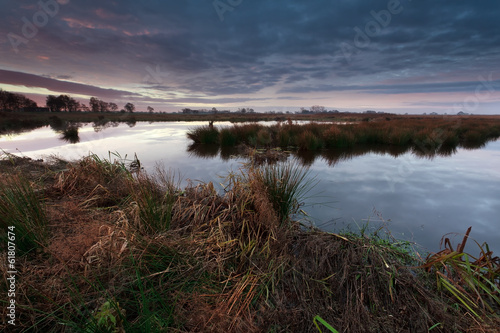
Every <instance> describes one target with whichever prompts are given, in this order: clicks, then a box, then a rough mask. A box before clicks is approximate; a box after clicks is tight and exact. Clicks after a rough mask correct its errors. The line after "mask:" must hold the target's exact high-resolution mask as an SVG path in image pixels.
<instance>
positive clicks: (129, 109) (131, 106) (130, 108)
mask: <svg viewBox="0 0 500 333" xmlns="http://www.w3.org/2000/svg"><path fill="white" fill-rule="evenodd" d="M124 109H125V111H127V112H130V113H132V112H134V111H135V105H134V104H132V103H127V104H125V106H124Z"/></svg>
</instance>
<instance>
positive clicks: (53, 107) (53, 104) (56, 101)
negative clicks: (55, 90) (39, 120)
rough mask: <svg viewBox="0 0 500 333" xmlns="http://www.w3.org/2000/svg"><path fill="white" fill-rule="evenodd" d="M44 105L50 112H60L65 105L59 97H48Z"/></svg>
mask: <svg viewBox="0 0 500 333" xmlns="http://www.w3.org/2000/svg"><path fill="white" fill-rule="evenodd" d="M45 104H46V105H47V107H48V108H49V110H50V111H51V112H59V111H61V110H62V109H63V108H64V106H65V104H64V101H63V99H62V98H61V96H59V97H57V96H54V95H49V96H47V97H46V99H45Z"/></svg>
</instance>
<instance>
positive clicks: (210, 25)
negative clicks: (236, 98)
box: [0, 0, 500, 96]
mask: <svg viewBox="0 0 500 333" xmlns="http://www.w3.org/2000/svg"><path fill="white" fill-rule="evenodd" d="M44 1H50V0H44ZM221 1H223V2H225V0H221ZM213 3H214V2H213V1H211V0H210V1H209V0H207V1H195V0H187V1H168V2H167V1H147V2H138V1H131V0H124V1H97V0H90V1H82V0H80V1H79V0H72V1H69V2H68V3H67V4H65V5H62V4H61V5H60V9H59V13H58V14H57V15H56V16H54V17H50V18H49V20H48V23H47V24H46V25H45V26H43V27H40V28H39V32H38V34H37V35H36V37H34V38H32V39H29V41H28V43H26V44H22V45H20V46H19V49H20V50H21V51H22V52H19V53H18V54H16V53H15V52H13V50H12V47H11V43H10V41H9V39H8V38H7V35H8V34H9V33H15V34H18V35H22V33H21V31H22V28H23V20H22V18H23V17H26V18H28V20H31V19H32V17H33V15H34V13H36V11H37V10H39V8H38V5H37V4H36V1H20V2H13V1H8V2H3V3H2V4H0V10H1V13H2V14H1V15H2V20H1V23H0V47H1V51H0V53H1V56H2V60H1V62H0V66H2V67H3V68H4V69H14V68H15V69H16V70H19V71H23V72H31V73H33V74H39V75H42V74H44V73H47V72H50V73H53V75H54V76H53V77H63V78H66V77H68V78H69V77H70V76H69V73H71V77H72V78H75V80H76V78H77V77H78V76H79V75H84V76H85V75H86V76H89V77H96V78H97V82H96V85H99V84H101V85H103V84H107V85H109V84H110V83H111V82H116V85H117V86H119V84H121V83H127V84H136V85H146V86H149V87H151V88H152V87H155V86H158V85H162V86H163V87H164V88H165V89H163V90H167V89H171V90H172V91H174V90H175V91H178V92H183V93H188V94H204V95H206V96H215V95H238V94H240V95H241V94H255V93H258V92H261V91H263V90H264V89H266V88H270V87H275V86H277V87H279V89H280V90H279V91H280V92H282V93H298V92H313V91H316V92H328V91H339V90H352V89H355V90H362V91H373V92H374V93H403V92H412V89H416V91H415V92H431V91H436V90H437V91H443V92H445V91H447V92H453V91H466V90H467V89H469V87H473V84H470V82H473V81H474V80H475V79H476V78H477V76H478V75H480V74H482V75H486V74H487V73H489V72H490V69H491V68H498V67H499V65H500V59H499V57H498V56H497V55H498V54H500V25H499V24H498V23H497V18H498V16H499V14H500V3H499V2H492V1H488V2H471V1H464V0H461V1H453V2H446V3H443V2H435V1H430V0H423V1H409V0H401V1H396V0H384V1H370V2H368V1H326V0H318V1H314V2H302V1H288V0H286V1H285V0H276V1H264V0H254V1H251V2H250V1H242V2H241V3H240V4H239V5H237V6H235V7H234V8H233V10H232V11H226V12H224V13H222V15H219V14H221V13H220V12H219V13H218V12H217V10H216V9H215V8H214V6H213ZM388 8H392V9H394V8H397V10H395V11H394V13H393V14H391V15H390V19H389V20H386V19H387V17H386V18H384V16H383V15H384V13H388V10H389V9H388ZM396 12H397V13H396ZM221 16H222V18H223V19H224V20H223V21H221V20H220V18H221ZM377 17H378V19H377ZM380 20H386V22H385V23H387V24H381V23H377V22H378V21H380ZM370 24H371V25H370ZM374 24H375V25H376V24H378V26H379V29H378V30H376V31H371V32H370V30H369V27H373V26H374ZM383 25H384V26H383ZM367 27H368V28H367ZM367 29H368V30H367ZM359 31H362V34H365V36H364V38H365V39H364V40H362V41H363V43H361V44H360V43H359V42H360V39H359V38H361V37H359V36H357V34H358V33H359ZM356 38H358V40H356ZM342 45H344V48H342ZM346 45H349V47H350V49H349V50H350V51H351V53H352V54H346V52H345V51H346V49H345V46H346ZM41 54H42V55H44V56H45V57H46V58H47V59H49V60H47V61H50V64H51V66H52V67H51V68H50V69H45V66H49V65H45V64H44V63H42V64H34V60H35V59H36V57H37V56H39V55H41ZM157 66H161V68H162V76H161V79H158V78H155V77H154V76H152V75H149V74H150V73H149V72H148V70H147V69H148V67H149V68H155V67H157ZM54 68H56V69H57V70H54ZM438 72H439V73H451V72H460V73H464V75H462V77H460V75H458V76H456V77H455V78H453V79H452V78H446V77H445V78H444V79H442V80H440V83H431V84H427V85H424V84H421V85H420V84H415V83H414V82H412V78H413V77H414V76H431V75H434V74H436V73H438ZM393 73H399V75H400V76H401V77H403V78H406V79H407V80H408V81H407V82H406V83H405V84H403V85H395V86H388V85H385V86H384V85H383V84H382V85H380V84H378V83H380V82H383V81H384V80H386V79H388V77H390V75H391V74H393ZM163 74H164V75H163ZM51 75H52V74H51ZM148 75H149V77H148ZM146 77H147V79H145V78H146ZM457 77H460V78H457ZM347 79H348V80H349V84H350V86H349V87H346V88H342V86H343V85H347V82H346V80H347ZM457 81H463V82H457ZM86 82H88V81H86ZM377 82H378V83H377Z"/></svg>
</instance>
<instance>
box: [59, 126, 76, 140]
mask: <svg viewBox="0 0 500 333" xmlns="http://www.w3.org/2000/svg"><path fill="white" fill-rule="evenodd" d="M60 139H61V140H63V141H66V142H68V143H72V144H75V143H78V142H80V136H79V135H78V126H77V125H71V126H69V127H68V128H66V129H65V130H63V131H62V135H61V136H60Z"/></svg>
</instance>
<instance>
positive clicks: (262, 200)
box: [0, 132, 499, 332]
mask: <svg viewBox="0 0 500 333" xmlns="http://www.w3.org/2000/svg"><path fill="white" fill-rule="evenodd" d="M256 133H257V132H256ZM311 133H312V134H313V135H316V134H315V133H313V132H311ZM134 162H135V164H140V163H139V162H138V161H134ZM97 171H98V172H99V174H96V172H97ZM2 179H3V181H4V182H5V183H3V184H2V186H6V188H11V184H9V181H10V180H9V179H11V178H9V177H2ZM49 179H52V181H46V182H45V183H44V184H37V186H39V187H43V189H44V191H43V192H39V193H43V194H44V198H43V199H44V200H43V202H44V203H45V204H44V205H43V206H41V209H42V211H44V212H45V214H46V217H47V223H46V224H45V228H46V235H47V236H46V237H47V240H48V241H47V243H41V242H40V244H46V245H42V246H41V247H40V251H41V252H42V253H40V255H38V256H28V257H26V260H25V261H24V262H23V271H22V276H21V278H20V279H19V280H18V281H17V283H18V285H17V286H18V289H17V290H18V291H19V292H18V295H17V302H18V304H21V305H22V309H21V310H20V312H21V316H22V317H21V318H22V321H21V320H20V321H19V322H18V323H17V324H18V326H17V327H16V328H18V329H19V330H22V331H44V332H74V331H83V332H98V331H107V332H109V331H112V332H138V331H140V332H159V331H176V332H197V331H199V332H213V331H216V332H220V331H227V332H242V331H246V332H268V331H278V332H282V331H283V332H284V331H292V332H316V331H317V330H316V326H315V318H318V317H319V318H321V319H322V320H323V321H324V322H327V323H329V324H330V325H331V326H332V327H334V328H335V329H337V330H338V331H339V332H342V331H349V332H380V331H384V332H401V331H408V332H422V331H428V330H429V329H431V328H432V329H436V328H437V327H439V330H438V331H441V332H456V331H468V330H472V331H474V330H484V331H487V330H488V329H493V328H495V327H497V326H495V325H498V323H499V319H498V316H499V313H498V309H497V308H495V307H494V306H490V307H489V308H488V307H481V306H480V307H477V308H476V307H474V308H473V310H474V313H475V314H477V315H478V316H476V315H474V314H472V312H471V311H470V309H469V308H467V307H466V306H465V305H462V304H461V303H460V301H458V300H457V299H456V298H455V296H454V295H453V294H449V293H448V292H446V291H445V290H440V289H439V288H438V286H437V285H436V283H435V273H434V272H433V271H431V272H427V271H426V269H427V267H428V266H425V267H419V266H421V265H427V264H424V263H422V262H421V261H419V260H418V257H416V256H413V255H411V253H409V252H408V251H407V249H406V248H402V247H400V246H399V245H398V244H399V243H397V242H394V241H393V240H392V239H386V238H383V237H381V236H380V235H364V234H363V235H354V234H333V233H326V232H322V231H319V230H316V229H311V228H306V227H305V226H304V225H301V224H300V223H299V222H297V219H296V218H294V214H298V213H300V208H301V203H302V200H303V199H304V196H305V195H307V194H308V191H309V189H310V188H311V186H312V185H313V183H314V179H313V178H312V177H311V176H310V175H309V174H308V172H307V169H305V168H303V167H299V166H298V165H293V164H289V163H276V164H273V165H254V164H249V165H247V166H245V168H244V169H242V170H241V171H238V172H234V173H231V174H229V175H228V177H227V179H226V180H225V181H224V187H223V188H217V186H216V185H214V184H213V183H211V182H209V183H197V184H189V185H188V186H187V187H186V188H184V189H180V188H179V186H178V183H177V180H176V178H175V177H174V176H173V174H172V173H169V172H164V173H161V172H160V173H155V174H147V173H145V172H144V171H143V170H142V169H141V168H133V169H132V170H131V168H130V165H129V163H126V162H125V161H124V160H123V159H121V160H115V161H111V160H105V159H100V158H98V157H97V156H89V157H87V158H84V159H82V160H80V161H77V162H73V163H69V164H68V166H67V167H66V170H64V171H61V172H57V173H55V174H54V173H51V175H50V178H49ZM16 184H17V183H16ZM37 186H35V187H34V188H37ZM2 200H3V197H2ZM2 251H4V250H2ZM4 255H5V253H4V252H3V253H2V256H4ZM435 262H436V261H433V264H429V265H434V263H435ZM487 263H488V264H491V265H496V266H492V268H491V269H492V271H494V270H497V269H498V263H496V262H495V261H493V260H489V261H487ZM474 265H475V264H474ZM433 267H434V266H433ZM470 268H471V269H473V268H474V266H473V265H470ZM0 269H1V270H2V274H4V275H5V274H6V267H5V266H4V265H2V266H1V268H0ZM435 269H436V270H439V271H441V272H443V270H442V268H440V267H437V268H435ZM464 271H467V266H465V267H464ZM462 281H465V280H462ZM480 281H482V283H483V284H485V283H486V282H485V281H486V280H483V279H481V280H480ZM489 281H490V282H492V283H493V285H496V286H497V288H498V279H497V278H494V277H490V278H489ZM6 288H7V286H6V284H5V282H3V283H2V284H1V285H0V289H2V292H5V291H6ZM491 294H492V295H491V296H495V297H497V296H496V294H495V291H491ZM491 299H494V297H493V298H491ZM491 299H489V300H488V302H489V303H488V304H492V303H491ZM2 309H3V310H2V311H3V312H2V315H3V316H5V315H6V313H5V311H6V310H5V309H6V307H2ZM471 314H472V315H471ZM6 325H7V324H6V323H5V322H3V323H0V328H1V329H7V326H6Z"/></svg>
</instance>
